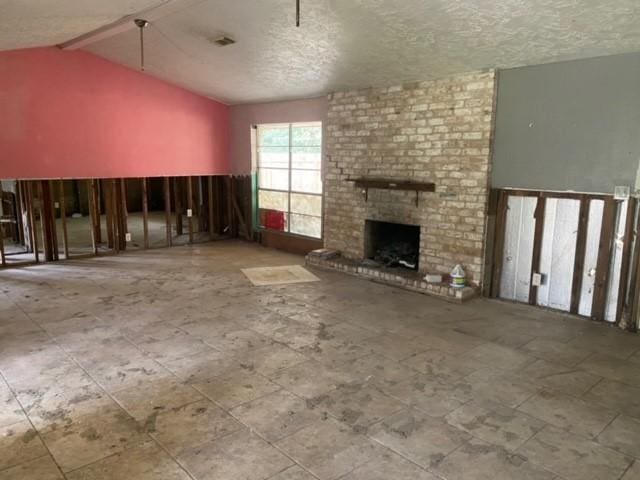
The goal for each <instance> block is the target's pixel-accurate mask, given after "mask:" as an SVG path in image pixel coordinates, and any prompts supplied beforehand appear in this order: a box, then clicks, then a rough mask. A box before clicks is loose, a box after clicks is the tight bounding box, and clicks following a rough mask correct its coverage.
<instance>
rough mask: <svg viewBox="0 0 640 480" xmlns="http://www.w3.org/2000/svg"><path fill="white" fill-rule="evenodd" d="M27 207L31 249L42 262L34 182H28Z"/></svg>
mask: <svg viewBox="0 0 640 480" xmlns="http://www.w3.org/2000/svg"><path fill="white" fill-rule="evenodd" d="M26 192H27V209H28V214H29V217H28V218H29V233H30V235H31V249H32V251H33V255H34V257H35V260H36V263H39V262H40V252H39V251H38V231H37V230H38V229H37V228H36V219H35V214H34V213H33V182H30V181H27V182H26Z"/></svg>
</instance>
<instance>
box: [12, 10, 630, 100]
mask: <svg viewBox="0 0 640 480" xmlns="http://www.w3.org/2000/svg"><path fill="white" fill-rule="evenodd" d="M158 3H159V0H109V1H108V2H107V1H103V0H82V1H77V0H56V1H51V0H0V12H1V14H0V49H2V50H6V49H14V48H24V47H33V46H43V45H55V44H59V43H62V42H64V41H66V40H69V39H71V38H73V37H77V36H79V35H81V34H83V33H86V32H88V31H91V30H94V29H96V28H99V27H100V26H103V25H105V24H109V23H111V22H114V21H116V20H118V19H119V18H121V17H123V16H125V15H128V14H133V13H136V12H139V11H143V10H145V9H149V8H150V7H154V6H156V5H158ZM161 3H165V4H167V3H171V4H172V8H171V11H170V12H169V13H168V14H164V15H157V16H158V18H152V19H151V24H150V26H149V27H148V28H147V29H145V52H146V53H145V57H146V59H145V63H146V71H147V73H148V74H150V75H154V76H157V77H160V78H162V79H165V80H168V81H170V82H172V83H175V84H178V85H181V86H184V87H186V88H188V89H190V90H193V91H195V92H198V93H201V94H203V95H206V96H209V97H212V98H216V99H219V100H222V101H224V102H227V103H246V102H256V101H268V100H279V99H286V98H301V97H311V96H316V95H321V94H324V93H327V92H331V91H337V90H343V89H350V88H364V87H368V86H380V85H394V84H398V83H403V82H409V81H415V80H426V79H430V78H438V77H442V76H446V75H449V74H453V73H460V72H466V71H471V70H476V69H482V68H489V67H499V68H509V67H516V66H521V65H531V64H538V63H547V62H554V61H561V60H569V59H577V58H585V57H593V56H599V55H609V54H617V53H625V52H633V51H640V28H638V22H639V21H640V2H638V0H609V1H607V0H500V1H496V0H460V1H451V0H301V26H300V27H299V28H296V27H295V0H165V1H164V2H161ZM165 6H166V5H165ZM150 12H153V10H151V11H150ZM150 15H151V17H153V14H152V13H151V14H150ZM143 16H144V15H143ZM221 34H226V35H227V36H230V37H232V38H233V39H234V40H236V42H237V43H235V44H233V45H230V46H226V47H219V46H216V45H215V44H213V43H212V42H211V39H212V38H215V37H217V36H219V35H221ZM138 35H139V33H138V31H137V29H136V27H135V26H134V25H133V24H132V23H131V26H130V28H127V29H125V31H120V32H118V33H116V34H115V35H113V36H109V37H108V38H105V39H102V40H99V41H97V42H94V43H91V44H90V45H88V46H86V47H84V48H85V49H87V50H89V51H91V52H93V53H95V54H97V55H100V56H103V57H106V58H108V59H110V60H113V61H115V62H117V63H121V64H125V65H128V66H130V67H132V68H137V67H138V65H139V36H138Z"/></svg>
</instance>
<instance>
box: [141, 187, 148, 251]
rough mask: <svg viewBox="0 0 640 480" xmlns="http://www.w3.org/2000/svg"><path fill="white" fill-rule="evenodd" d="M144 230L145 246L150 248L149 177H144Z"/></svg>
mask: <svg viewBox="0 0 640 480" xmlns="http://www.w3.org/2000/svg"><path fill="white" fill-rule="evenodd" d="M142 231H143V234H144V248H145V250H146V249H148V248H149V199H148V197H147V179H146V178H143V179H142Z"/></svg>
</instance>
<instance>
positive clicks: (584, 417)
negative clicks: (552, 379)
mask: <svg viewBox="0 0 640 480" xmlns="http://www.w3.org/2000/svg"><path fill="white" fill-rule="evenodd" d="M518 410H520V411H521V412H524V413H527V414H529V415H531V416H532V417H536V418H539V419H540V420H543V421H545V422H547V423H549V424H551V425H555V426H557V427H560V428H565V429H567V430H569V431H571V432H573V433H576V434H578V435H583V436H585V437H590V438H595V437H596V436H597V435H598V434H599V433H600V432H602V430H604V428H605V427H606V426H607V425H609V423H610V422H611V421H612V420H613V419H614V418H615V416H616V413H615V412H613V411H611V410H607V409H606V408H603V407H601V406H599V405H594V404H591V403H588V402H585V401H584V400H580V399H578V398H576V397H572V396H569V395H563V394H560V393H553V392H549V391H547V390H543V391H541V392H540V393H538V394H537V395H535V396H534V397H532V398H530V399H529V400H527V401H526V402H524V403H523V404H522V405H520V407H518Z"/></svg>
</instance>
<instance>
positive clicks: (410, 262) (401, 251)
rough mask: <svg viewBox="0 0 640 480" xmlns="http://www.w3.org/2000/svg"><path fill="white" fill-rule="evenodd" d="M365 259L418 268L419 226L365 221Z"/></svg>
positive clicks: (383, 264)
mask: <svg viewBox="0 0 640 480" xmlns="http://www.w3.org/2000/svg"><path fill="white" fill-rule="evenodd" d="M364 228H365V235H364V253H365V261H366V262H368V263H371V262H375V263H376V264H378V265H381V266H384V267H401V268H408V269H410V270H418V262H419V258H420V227H419V226H418V225H405V224H401V223H390V222H379V221H375V220H366V221H365V227H364Z"/></svg>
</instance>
